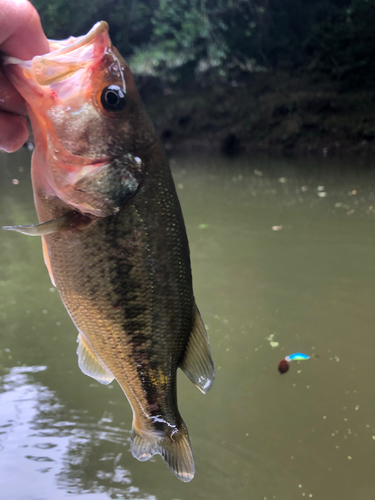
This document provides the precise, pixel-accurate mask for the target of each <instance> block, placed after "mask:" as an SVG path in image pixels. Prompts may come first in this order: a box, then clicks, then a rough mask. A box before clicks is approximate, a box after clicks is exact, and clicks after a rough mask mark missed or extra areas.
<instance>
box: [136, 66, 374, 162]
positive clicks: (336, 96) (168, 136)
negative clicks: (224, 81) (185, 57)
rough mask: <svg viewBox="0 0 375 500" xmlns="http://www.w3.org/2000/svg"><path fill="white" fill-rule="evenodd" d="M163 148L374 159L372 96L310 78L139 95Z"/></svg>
mask: <svg viewBox="0 0 375 500" xmlns="http://www.w3.org/2000/svg"><path fill="white" fill-rule="evenodd" d="M142 97H143V99H144V101H145V104H146V107H147V109H148V111H149V113H150V115H151V118H152V120H153V121H154V124H155V127H156V129H157V132H158V133H159V136H160V137H161V139H162V141H163V143H164V144H165V147H166V148H167V149H168V148H175V147H181V146H194V147H200V148H204V149H213V150H221V151H223V152H225V153H228V154H235V153H236V152H240V151H246V152H254V151H270V152H283V153H293V154H294V153H296V154H301V153H304V154H305V153H313V154H314V153H317V154H323V155H326V154H331V153H354V154H356V153H360V154H370V153H372V152H375V91H374V90H371V89H370V90H367V89H366V90H363V89H362V90H347V89H346V90H343V88H342V85H341V84H340V83H336V82H329V81H327V82H325V81H322V79H321V78H311V77H307V76H303V77H301V76H294V77H290V76H289V75H286V74H280V73H278V74H273V75H270V74H268V73H267V74H257V75H256V76H255V77H254V78H253V79H252V80H251V81H249V82H248V83H247V84H246V86H236V87H235V86H225V87H224V86H215V87H207V88H204V89H199V90H188V91H182V90H176V91H170V90H169V91H168V92H167V93H166V92H164V94H163V93H159V94H158V93H157V92H156V93H153V92H149V93H148V92H147V90H146V89H145V88H144V89H143V90H142Z"/></svg>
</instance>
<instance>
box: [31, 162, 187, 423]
mask: <svg viewBox="0 0 375 500" xmlns="http://www.w3.org/2000/svg"><path fill="white" fill-rule="evenodd" d="M157 175H158V178H157V179H156V182H155V178H154V177H153V178H152V180H151V174H146V175H145V180H144V183H143V185H142V189H140V190H139V192H138V193H137V194H136V195H135V196H134V197H133V198H132V199H131V200H130V201H129V202H128V203H127V204H126V205H125V206H124V207H123V208H122V209H121V210H120V211H119V213H118V214H116V215H112V216H109V217H105V218H100V219H97V220H96V221H95V223H93V224H91V225H90V226H89V227H88V228H87V229H83V230H81V229H80V228H79V227H78V229H73V230H71V231H61V232H58V233H54V234H50V235H48V236H45V237H44V238H45V240H46V244H47V248H48V256H49V259H50V263H51V269H52V272H53V278H54V280H55V283H56V286H57V288H58V290H59V292H60V294H61V297H62V299H63V301H64V303H65V305H66V307H67V309H68V311H69V313H70V315H71V317H72V319H73V320H74V322H75V324H76V326H77V327H78V329H79V330H80V331H81V332H82V334H83V335H84V337H85V339H86V340H87V341H88V343H89V344H90V346H91V347H92V349H93V351H94V353H95V354H96V355H97V356H98V358H100V359H101V360H102V361H103V363H104V364H105V365H106V366H107V367H108V369H109V370H110V371H111V373H112V374H113V375H114V377H115V378H116V379H117V380H118V382H119V383H120V385H121V387H122V388H123V390H124V392H125V393H126V395H127V397H128V399H129V401H130V403H131V405H132V407H133V409H134V411H135V413H136V421H137V424H138V426H142V427H146V428H148V427H150V428H151V429H155V430H161V431H163V432H165V431H166V430H167V429H166V425H170V426H176V425H177V424H179V420H180V417H179V414H178V410H177V403H176V370H177V367H178V365H179V363H180V361H181V359H182V357H183V354H184V351H185V349H186V345H187V341H188V338H189V335H190V332H191V329H192V317H193V307H194V298H193V292H192V285H191V270H190V258H189V250H188V244H187V237H186V232H185V228H184V223H183V219H182V216H181V211H180V207H179V202H178V200H177V196H176V194H175V189H174V185H173V181H172V179H171V176H170V173H169V172H168V168H167V166H165V168H164V169H160V168H159V169H158V174H157ZM158 181H159V182H158ZM38 197H39V199H38V203H37V205H38V212H39V217H40V218H41V219H42V220H49V219H52V218H55V217H58V216H59V215H62V214H63V211H64V206H63V205H62V204H61V203H59V202H58V200H56V199H55V198H52V201H51V202H49V201H48V198H47V199H46V197H45V196H44V195H43V191H41V192H39V194H38ZM43 198H44V199H43ZM65 210H66V208H65ZM114 353H115V355H113V354H114ZM163 419H165V421H166V422H167V424H163V422H162V420H163ZM172 430H173V429H172Z"/></svg>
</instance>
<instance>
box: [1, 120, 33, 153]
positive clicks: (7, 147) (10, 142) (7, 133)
mask: <svg viewBox="0 0 375 500" xmlns="http://www.w3.org/2000/svg"><path fill="white" fill-rule="evenodd" d="M0 130H1V134H0V149H3V150H4V151H6V152H7V153H13V151H17V149H19V148H20V147H21V146H22V145H23V144H24V143H25V142H26V140H27V138H28V137H29V127H28V125H27V122H26V119H25V118H24V117H23V116H19V115H13V114H11V113H6V112H5V111H1V112H0Z"/></svg>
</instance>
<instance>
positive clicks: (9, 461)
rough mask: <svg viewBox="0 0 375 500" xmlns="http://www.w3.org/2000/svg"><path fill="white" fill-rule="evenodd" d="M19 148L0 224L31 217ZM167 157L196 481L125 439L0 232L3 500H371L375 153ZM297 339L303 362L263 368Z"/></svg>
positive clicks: (3, 182) (71, 339) (13, 240)
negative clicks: (174, 192) (198, 377)
mask: <svg viewBox="0 0 375 500" xmlns="http://www.w3.org/2000/svg"><path fill="white" fill-rule="evenodd" d="M29 162H30V158H29V153H28V152H26V151H23V152H19V153H17V154H14V155H6V154H0V203H1V209H0V224H1V225H11V224H27V223H35V222H36V216H35V211H34V206H33V199H32V191H31V185H30V174H29ZM360 163H361V162H357V164H355V163H353V162H350V161H345V162H344V161H337V160H336V161H335V162H333V161H330V160H328V159H321V160H308V159H302V160H292V159H283V160H271V159H267V158H255V159H251V158H242V159H233V160H224V159H222V158H212V157H208V156H203V155H202V156H198V155H197V156H196V157H190V158H188V157H186V156H185V157H181V158H179V157H177V156H175V157H174V158H173V159H172V166H173V171H174V175H175V181H176V184H177V185H178V192H179V195H180V199H181V202H182V207H183V211H184V215H185V219H186V225H187V230H188V235H189V239H190V245H191V253H192V263H193V274H194V285H195V294H196V297H197V303H198V305H199V308H200V310H201V313H202V316H203V318H204V321H205V323H206V325H207V327H208V332H209V336H210V342H211V346H212V353H213V357H214V360H215V364H216V369H217V378H216V382H215V384H214V387H213V389H212V391H211V392H209V393H208V394H207V395H206V396H203V395H202V394H200V393H199V391H197V390H196V389H195V388H194V386H193V385H192V384H191V383H190V382H189V381H188V380H187V378H186V377H185V376H183V374H180V375H179V389H178V392H179V404H180V409H181V413H182V415H183V417H184V419H185V421H186V423H187V425H188V428H189V431H190V437H191V441H192V445H193V449H194V454H195V460H196V470H197V472H196V477H195V479H194V480H193V481H192V482H191V483H189V484H183V483H181V482H180V481H178V480H177V479H176V478H175V477H174V476H173V475H172V474H171V473H170V472H169V470H168V469H167V467H166V466H165V465H164V463H163V461H162V459H161V458H160V457H154V459H152V460H151V461H150V462H146V463H140V462H138V461H136V460H135V459H134V458H133V457H132V455H131V453H130V451H129V444H130V443H129V440H130V429H131V421H132V418H131V411H130V408H129V405H128V403H127V401H126V399H125V396H124V395H123V393H122V391H121V390H120V388H119V387H118V385H117V384H116V383H113V384H111V385H110V386H108V387H105V386H101V385H100V384H98V383H96V382H95V381H94V380H92V379H90V378H88V377H86V376H85V375H83V374H82V373H81V372H80V370H79V369H78V366H77V359H76V354H75V351H76V336H77V335H76V330H75V327H74V326H73V324H72V322H71V320H70V318H69V316H68V314H67V313H66V311H65V309H64V307H63V306H62V304H61V302H60V299H59V296H58V293H57V292H56V291H55V289H54V288H53V287H52V285H51V283H50V281H49V277H48V273H47V271H46V269H45V267H44V263H43V258H42V252H41V243H40V241H39V240H38V239H37V238H28V237H26V236H23V235H20V234H13V233H9V232H3V233H1V234H0V492H1V493H0V498H1V500H44V499H48V500H60V499H65V498H78V497H79V496H81V495H85V496H84V497H83V498H87V499H90V500H91V499H93V500H94V499H95V500H96V499H98V500H99V499H107V498H108V499H109V498H111V499H115V498H118V499H134V500H136V499H137V500H141V499H142V500H143V499H148V500H200V499H202V500H203V499H204V500H229V499H236V500H242V499H251V500H253V499H254V500H256V499H259V500H264V499H267V500H271V499H277V500H294V499H299V498H303V497H305V498H306V499H308V498H313V499H320V500H342V499H350V500H372V499H373V498H375V493H374V492H375V473H374V470H375V398H374V395H375V394H374V393H375V391H374V383H375V363H374V354H375V332H374V330H375V307H374V301H375V168H372V167H375V162H372V163H374V165H371V162H369V161H367V162H363V163H364V164H363V165H362V164H360ZM296 351H302V352H305V353H307V354H314V353H315V354H317V355H318V356H319V357H317V356H316V357H315V358H314V359H312V360H309V361H304V362H300V363H296V362H295V363H294V364H291V368H290V370H289V372H288V373H286V374H284V375H280V374H279V373H278V371H277V365H278V363H279V361H280V360H281V359H282V358H283V357H284V356H286V355H288V354H291V353H293V352H296Z"/></svg>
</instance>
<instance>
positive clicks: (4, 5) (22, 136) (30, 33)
mask: <svg viewBox="0 0 375 500" xmlns="http://www.w3.org/2000/svg"><path fill="white" fill-rule="evenodd" d="M0 52H1V53H3V54H6V55H9V56H13V57H18V58H20V59H24V60H27V59H32V58H33V57H34V56H36V55H38V54H45V53H46V52H49V44H48V41H47V38H46V36H45V35H44V32H43V29H42V26H41V24H40V19H39V15H38V13H37V11H36V10H35V8H34V7H33V6H32V5H31V3H30V2H28V1H26V0H17V1H15V0H2V1H1V2H0ZM22 115H26V107H25V101H24V99H23V98H22V97H21V95H20V94H19V93H18V92H17V90H16V89H15V88H14V86H13V85H12V84H11V83H10V81H9V80H8V78H7V77H6V76H5V74H4V72H3V70H2V62H1V60H0V148H1V149H3V150H5V151H7V152H12V151H16V150H17V149H18V148H20V147H21V146H22V144H24V142H25V141H26V139H27V138H28V136H29V127H28V126H27V122H26V120H25V118H24V116H22Z"/></svg>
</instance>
